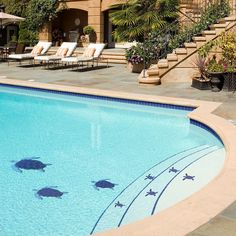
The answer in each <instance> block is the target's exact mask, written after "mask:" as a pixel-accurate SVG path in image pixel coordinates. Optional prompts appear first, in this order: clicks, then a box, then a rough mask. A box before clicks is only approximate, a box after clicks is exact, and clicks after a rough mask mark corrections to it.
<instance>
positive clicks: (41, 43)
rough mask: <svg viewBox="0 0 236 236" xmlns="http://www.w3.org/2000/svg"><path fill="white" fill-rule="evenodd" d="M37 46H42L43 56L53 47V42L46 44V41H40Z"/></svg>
mask: <svg viewBox="0 0 236 236" xmlns="http://www.w3.org/2000/svg"><path fill="white" fill-rule="evenodd" d="M36 46H39V47H40V46H42V47H43V50H42V51H41V53H40V54H41V55H43V54H45V53H46V52H47V51H48V49H49V48H50V47H51V46H52V42H46V41H39V42H38V43H37V45H36Z"/></svg>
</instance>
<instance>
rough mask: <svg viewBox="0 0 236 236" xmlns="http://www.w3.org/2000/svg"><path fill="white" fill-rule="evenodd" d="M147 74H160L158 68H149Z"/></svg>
mask: <svg viewBox="0 0 236 236" xmlns="http://www.w3.org/2000/svg"><path fill="white" fill-rule="evenodd" d="M147 75H148V76H156V75H159V70H158V69H155V70H154V69H153V70H149V69H148V70H147Z"/></svg>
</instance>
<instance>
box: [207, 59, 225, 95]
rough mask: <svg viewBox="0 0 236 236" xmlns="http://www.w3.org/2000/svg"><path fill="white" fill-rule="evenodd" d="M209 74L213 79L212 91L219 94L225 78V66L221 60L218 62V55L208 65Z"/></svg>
mask: <svg viewBox="0 0 236 236" xmlns="http://www.w3.org/2000/svg"><path fill="white" fill-rule="evenodd" d="M206 68H207V74H208V75H209V76H210V78H211V84H212V91H213V92H219V91H220V90H221V89H222V86H223V82H224V78H223V74H224V66H223V64H222V61H221V60H217V58H216V55H213V57H212V58H211V59H210V60H209V61H208V63H207V64H206Z"/></svg>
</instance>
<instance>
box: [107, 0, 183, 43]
mask: <svg viewBox="0 0 236 236" xmlns="http://www.w3.org/2000/svg"><path fill="white" fill-rule="evenodd" d="M178 2H179V1H178V0H127V1H126V3H119V4H115V5H113V6H112V9H113V10H114V12H113V13H111V20H112V23H113V24H114V25H115V26H116V29H115V31H114V32H113V33H114V37H115V39H116V40H118V41H133V40H136V41H141V42H142V41H144V38H145V37H146V35H147V34H148V33H149V32H151V31H155V30H158V29H160V28H162V27H163V26H164V25H165V24H167V23H168V22H171V21H173V19H176V18H177V16H178V14H177V6H178Z"/></svg>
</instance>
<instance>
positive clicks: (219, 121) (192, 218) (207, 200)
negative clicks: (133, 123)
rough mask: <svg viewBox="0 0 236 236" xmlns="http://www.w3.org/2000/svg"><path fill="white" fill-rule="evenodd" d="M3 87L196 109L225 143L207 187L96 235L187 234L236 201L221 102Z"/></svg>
mask: <svg viewBox="0 0 236 236" xmlns="http://www.w3.org/2000/svg"><path fill="white" fill-rule="evenodd" d="M0 84H5V85H15V86H21V87H30V88H40V89H46V90H54V91H62V92H71V93H79V94H88V95H94V96H104V97H111V98H118V99H119V98H120V99H129V100H135V101H146V102H154V103H164V104H171V105H177V106H188V107H196V109H195V110H193V111H192V112H190V113H189V114H188V116H189V118H191V119H193V120H196V121H198V122H201V123H203V124H205V125H207V126H209V127H210V128H211V129H213V130H214V131H215V132H216V133H217V134H218V135H219V137H220V138H221V140H222V141H223V143H224V145H225V149H226V161H225V164H224V167H223V169H222V171H221V172H220V174H219V175H218V176H217V177H216V178H215V179H214V180H213V181H211V182H210V183H209V184H207V185H206V186H205V187H204V188H202V189H201V190H199V191H198V192H196V193H194V194H193V195H191V196H189V197H188V198H186V199H184V200H182V201H180V202H178V203H177V204H176V205H174V206H172V207H170V208H168V209H166V210H164V211H162V212H160V213H158V214H156V215H153V216H150V217H147V218H145V219H143V220H140V221H137V222H134V223H131V224H128V225H125V226H122V227H120V228H116V229H112V230H108V231H105V232H102V233H97V234H96V235H100V236H108V235H109V236H113V235H114V236H118V235H122V236H123V235H129V236H132V235H135V236H139V235H140V236H141V235H145V236H146V235H148V236H152V235H153V236H154V235H159V234H160V235H175V236H178V235H186V234H187V233H190V232H191V231H193V230H195V229H196V228H197V227H199V226H201V225H202V224H204V223H206V222H207V221H209V220H210V219H212V218H213V217H215V216H216V215H217V214H219V213H220V212H221V211H222V210H224V209H225V208H226V207H227V206H229V205H230V204H231V203H232V202H234V201H235V200H236V188H234V187H233V186H235V185H236V158H235V156H236V144H235V141H234V140H236V126H234V125H233V124H231V123H230V122H229V121H227V120H225V119H223V118H221V117H218V116H216V115H214V114H212V112H213V111H214V110H215V109H216V108H217V107H218V106H219V105H220V104H221V103H216V102H207V101H200V100H191V99H181V98H173V97H164V96H155V95H144V94H136V93H127V92H118V91H108V90H100V89H90V88H83V87H76V86H67V85H58V84H48V83H40V82H35V81H22V80H15V79H8V78H6V77H4V76H0Z"/></svg>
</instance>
